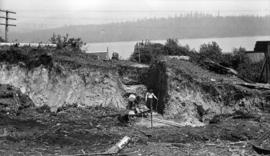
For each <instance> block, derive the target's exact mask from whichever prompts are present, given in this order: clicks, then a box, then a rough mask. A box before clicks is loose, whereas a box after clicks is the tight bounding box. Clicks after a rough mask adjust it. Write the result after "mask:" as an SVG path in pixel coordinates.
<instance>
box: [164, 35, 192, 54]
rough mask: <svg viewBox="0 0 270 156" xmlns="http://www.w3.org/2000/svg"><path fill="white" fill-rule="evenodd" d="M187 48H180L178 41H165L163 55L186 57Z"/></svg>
mask: <svg viewBox="0 0 270 156" xmlns="http://www.w3.org/2000/svg"><path fill="white" fill-rule="evenodd" d="M189 51H190V49H189V46H188V45H186V46H181V45H179V44H178V39H171V38H169V39H167V41H166V43H165V45H164V51H163V54H164V55H188V53H189Z"/></svg>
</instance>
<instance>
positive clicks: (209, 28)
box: [11, 15, 270, 42]
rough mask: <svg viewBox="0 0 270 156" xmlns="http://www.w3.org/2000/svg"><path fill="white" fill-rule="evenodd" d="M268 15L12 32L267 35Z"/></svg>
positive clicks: (100, 38)
mask: <svg viewBox="0 0 270 156" xmlns="http://www.w3.org/2000/svg"><path fill="white" fill-rule="evenodd" d="M269 25H270V16H264V17H258V16H227V17H222V16H210V15H192V16H191V15H189V16H179V17H171V18H154V19H144V20H138V21H136V22H123V23H111V24H104V25H77V26H67V27H61V28H55V29H47V30H40V31H35V32H30V33H29V32H28V33H16V34H15V33H13V34H12V33H11V39H13V40H14V39H18V40H19V41H30V42H31V41H35V42H37V41H47V40H48V38H49V37H50V36H52V34H53V33H54V32H56V33H57V34H58V33H61V34H65V33H68V34H70V35H72V36H78V37H81V38H82V39H83V40H84V41H86V42H112V41H134V40H142V39H150V40H159V39H160V40H164V39H167V38H207V37H236V36H255V35H270V27H269Z"/></svg>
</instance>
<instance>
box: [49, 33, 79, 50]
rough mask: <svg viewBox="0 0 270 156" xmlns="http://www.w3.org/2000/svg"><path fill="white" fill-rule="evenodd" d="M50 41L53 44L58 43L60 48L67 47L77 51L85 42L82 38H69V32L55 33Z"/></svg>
mask: <svg viewBox="0 0 270 156" xmlns="http://www.w3.org/2000/svg"><path fill="white" fill-rule="evenodd" d="M49 41H50V42H51V43H53V44H56V46H57V48H58V49H62V48H66V47H67V48H72V49H73V50H77V51H81V50H80V48H81V47H82V45H83V44H84V43H83V41H82V40H81V38H69V36H68V34H66V35H65V36H61V35H55V34H53V36H52V37H51V38H50V39H49Z"/></svg>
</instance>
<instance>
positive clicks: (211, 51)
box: [199, 41, 222, 63]
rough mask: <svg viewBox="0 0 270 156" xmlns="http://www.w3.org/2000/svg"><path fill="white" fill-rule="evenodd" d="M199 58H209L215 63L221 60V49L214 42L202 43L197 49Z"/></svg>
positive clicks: (202, 59)
mask: <svg viewBox="0 0 270 156" xmlns="http://www.w3.org/2000/svg"><path fill="white" fill-rule="evenodd" d="M199 55H200V60H201V61H204V60H205V59H210V60H212V61H215V62H217V63H220V62H221V61H222V49H221V48H220V47H219V45H218V44H217V43H216V42H214V41H213V42H212V43H208V44H205V43H204V44H202V45H201V46H200V50H199Z"/></svg>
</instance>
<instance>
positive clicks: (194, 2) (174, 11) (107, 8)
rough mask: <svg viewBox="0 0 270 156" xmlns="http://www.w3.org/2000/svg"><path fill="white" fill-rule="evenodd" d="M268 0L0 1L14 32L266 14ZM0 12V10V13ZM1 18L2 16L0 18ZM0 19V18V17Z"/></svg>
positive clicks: (269, 6) (269, 2)
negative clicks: (200, 16) (197, 16)
mask: <svg viewBox="0 0 270 156" xmlns="http://www.w3.org/2000/svg"><path fill="white" fill-rule="evenodd" d="M269 8H270V0H0V9H4V10H5V9H8V10H12V11H15V12H17V14H16V15H12V17H15V18H17V20H16V21H13V22H14V24H17V25H18V26H17V27H16V28H13V29H15V31H28V30H34V29H46V28H52V27H59V26H68V25H85V24H103V23H112V22H123V21H134V20H138V19H142V18H158V17H173V16H179V15H183V14H190V13H195V12H198V13H207V14H213V15H218V14H219V15H221V16H226V15H243V14H244V15H247V14H248V15H260V16H263V15H267V14H270V9H269ZM1 15H2V14H1V13H0V16H1ZM2 20H3V19H2ZM0 22H3V21H1V19H0Z"/></svg>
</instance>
